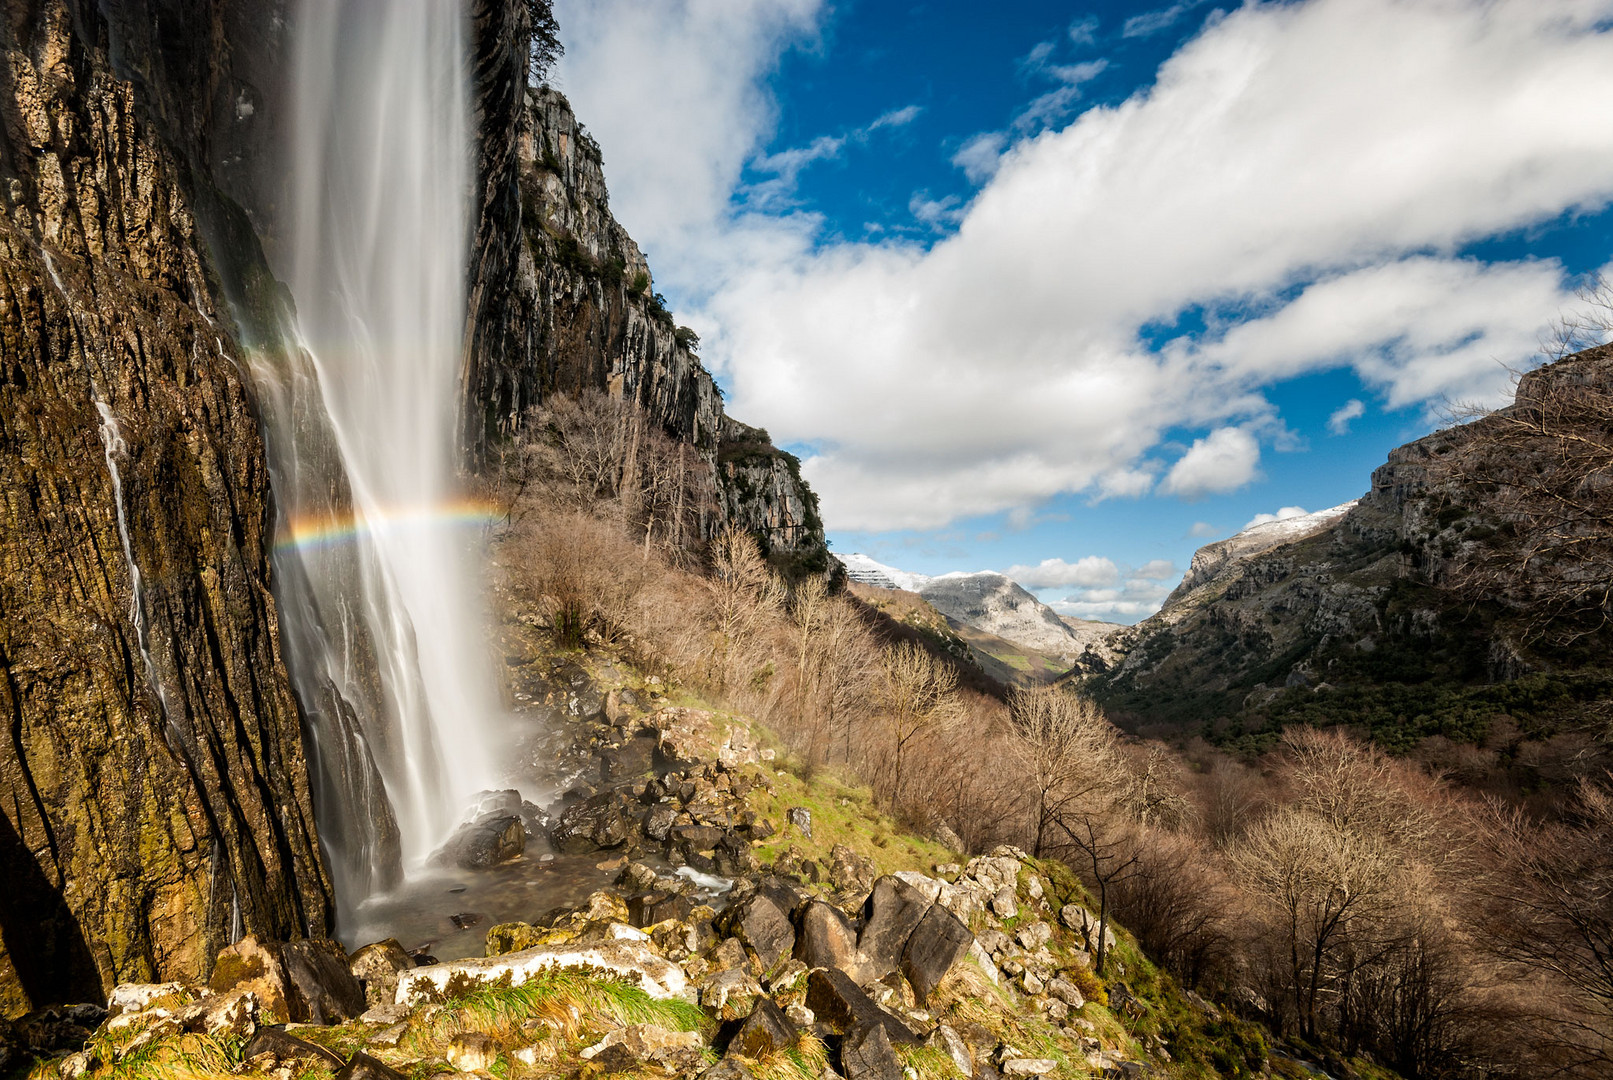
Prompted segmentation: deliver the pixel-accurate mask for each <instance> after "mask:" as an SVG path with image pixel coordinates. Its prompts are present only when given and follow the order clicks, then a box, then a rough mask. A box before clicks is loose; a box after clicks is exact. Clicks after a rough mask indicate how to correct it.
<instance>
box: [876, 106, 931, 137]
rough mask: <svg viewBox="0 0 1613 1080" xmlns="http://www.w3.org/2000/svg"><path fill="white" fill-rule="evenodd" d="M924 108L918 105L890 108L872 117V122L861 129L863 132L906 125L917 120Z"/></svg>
mask: <svg viewBox="0 0 1613 1080" xmlns="http://www.w3.org/2000/svg"><path fill="white" fill-rule="evenodd" d="M923 111H924V108H923V106H920V105H904V106H902V107H901V108H900V109H892V110H891V111H890V112H888V113H884V114H882V115H880V116H878V117H875V118H874V121H873V123H871V124H869V125H868V126H867V127H865V128H863V129H862V132H863V134H867V133H869V132H873V131H878V130H879V129H880V128H888V127H906V126H907V125H908V124H911V123H912V122H913V121H914V120H917V119H918V117H919V113H921V112H923Z"/></svg>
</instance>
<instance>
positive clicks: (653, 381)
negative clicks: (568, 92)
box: [466, 5, 828, 570]
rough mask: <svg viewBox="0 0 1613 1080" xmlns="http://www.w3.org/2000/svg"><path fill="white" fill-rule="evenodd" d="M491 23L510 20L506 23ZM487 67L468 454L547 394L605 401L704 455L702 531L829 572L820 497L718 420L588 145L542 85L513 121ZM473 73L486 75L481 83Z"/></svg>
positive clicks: (768, 449) (758, 444)
mask: <svg viewBox="0 0 1613 1080" xmlns="http://www.w3.org/2000/svg"><path fill="white" fill-rule="evenodd" d="M514 6H521V5H514ZM489 25H491V24H489ZM503 25H505V26H506V27H507V28H510V27H516V26H518V25H521V23H520V19H518V18H515V17H513V16H511V17H509V18H507V19H505V20H504V23H503ZM487 55H488V56H489V59H488V61H487V63H486V64H485V65H483V63H482V61H481V60H480V59H479V60H478V78H479V85H478V92H479V95H480V96H479V101H480V102H481V104H480V106H479V114H478V116H479V124H480V128H481V133H482V138H483V143H482V156H481V159H480V165H481V168H482V170H483V173H484V175H483V177H482V179H481V180H480V184H481V189H482V191H483V192H484V203H483V212H482V218H481V229H480V231H479V232H478V248H477V255H476V264H475V270H474V273H473V285H472V300H471V303H472V312H473V315H474V320H473V323H472V326H471V329H470V331H469V341H470V343H471V344H470V349H469V352H468V359H467V385H466V394H467V405H466V410H467V412H466V416H467V419H466V442H467V445H468V446H469V448H470V450H471V452H472V454H473V455H474V456H478V457H480V456H484V455H485V454H486V453H487V452H488V451H489V449H491V448H492V447H495V446H497V445H498V443H499V442H500V441H502V440H504V439H507V438H509V437H511V436H512V435H514V434H516V433H517V432H519V431H520V430H521V427H522V425H523V423H524V421H525V418H526V414H527V412H528V410H529V409H531V408H532V407H533V406H534V405H537V404H539V403H540V402H542V401H543V400H544V399H545V398H547V397H548V396H549V395H550V394H554V393H572V394H579V393H581V392H582V391H584V390H588V389H599V390H604V391H606V392H608V393H610V394H611V395H613V396H616V397H622V398H626V399H628V400H630V401H633V402H634V403H636V404H637V405H638V406H640V407H641V408H643V409H644V410H645V412H646V413H647V414H648V415H649V416H650V417H651V418H652V419H653V420H654V421H655V422H657V423H659V424H660V425H661V427H662V428H663V429H664V430H665V431H666V432H667V433H668V434H669V435H671V436H673V437H674V438H677V439H679V440H682V441H683V442H686V443H688V444H690V445H692V446H693V447H695V448H696V449H697V450H698V451H699V453H700V454H701V455H702V456H703V457H704V458H705V459H706V461H707V463H708V464H709V465H710V466H711V468H712V474H713V490H712V492H711V502H712V504H713V505H714V506H715V507H717V509H718V513H716V514H714V515H712V516H711V517H710V518H709V519H708V522H707V528H708V530H709V531H713V532H714V531H715V530H717V529H720V528H721V527H723V526H724V525H726V524H730V523H732V524H735V525H738V526H739V527H741V528H744V529H747V530H750V531H752V532H754V533H755V534H756V535H757V536H758V537H759V538H760V539H761V540H762V542H763V544H764V546H765V547H766V548H767V549H768V551H769V552H770V553H773V554H776V555H779V556H781V557H783V558H785V559H787V560H793V561H796V562H798V563H799V564H800V565H801V566H802V568H803V569H815V570H823V569H826V568H827V565H828V563H827V550H828V549H827V545H826V544H825V543H824V538H823V526H822V523H821V521H820V520H819V518H818V512H817V497H816V496H815V495H814V494H813V493H812V491H811V490H810V489H809V488H808V487H807V486H806V484H805V483H804V482H803V481H802V479H801V475H800V463H799V462H798V461H797V460H796V459H795V457H794V456H793V455H791V454H788V453H786V452H784V451H782V450H779V449H778V448H776V447H774V446H773V445H772V443H771V441H770V440H769V439H768V437H767V434H766V432H763V431H760V430H759V429H757V428H751V427H747V426H746V425H744V424H740V423H738V422H736V421H734V420H732V419H731V418H729V417H728V416H726V415H725V414H724V412H723V406H722V393H721V391H720V390H719V389H718V388H717V384H716V382H715V381H714V380H713V379H712V377H711V374H710V373H709V372H708V371H706V369H705V368H704V366H702V365H701V363H700V359H699V357H698V356H697V355H696V354H695V352H694V348H695V346H696V344H697V340H696V339H695V338H693V336H692V335H690V333H689V332H688V331H687V330H686V329H683V328H680V327H678V326H676V325H674V323H673V321H672V317H671V315H670V314H669V313H668V311H667V309H666V306H665V302H664V301H663V300H662V298H661V297H660V296H659V295H658V294H657V293H656V292H655V290H654V284H653V279H652V278H651V276H650V268H649V264H648V262H647V261H646V260H645V258H644V255H643V253H642V252H641V251H640V250H639V248H638V245H637V244H636V243H634V242H633V238H632V237H631V236H629V235H628V234H627V231H626V230H625V229H623V228H622V226H621V225H620V224H619V223H618V222H617V221H616V219H615V218H614V217H613V216H612V215H611V212H610V201H609V193H608V192H607V191H606V188H605V174H604V165H603V156H602V154H601V151H600V148H599V144H598V143H596V142H595V141H594V139H593V137H592V136H591V135H589V134H588V132H587V131H586V130H585V129H584V128H583V126H582V124H580V123H579V122H578V120H577V117H576V116H575V115H574V114H573V113H572V111H571V106H570V105H569V104H568V103H567V101H566V99H565V97H564V96H562V95H561V94H560V93H559V92H558V91H556V90H554V89H552V88H549V87H542V88H539V89H537V90H532V91H529V92H527V94H526V97H525V101H524V107H523V108H522V109H521V110H520V112H519V116H518V120H519V123H518V124H517V123H515V122H513V119H514V118H512V117H511V115H510V114H509V112H508V110H507V109H506V108H505V103H506V101H507V97H508V92H509V85H510V82H509V79H508V77H507V73H508V71H509V70H510V68H509V59H508V57H504V56H502V54H497V53H495V52H488V54H487ZM522 55H523V56H524V51H523V53H522ZM484 67H485V70H486V71H489V72H493V73H494V74H493V75H490V76H488V77H487V78H485V79H483V78H482V72H483V71H484ZM512 139H513V141H509V140H512ZM512 148H513V153H510V152H508V151H510V150H511V149H512ZM516 195H518V198H516V197H514V196H516Z"/></svg>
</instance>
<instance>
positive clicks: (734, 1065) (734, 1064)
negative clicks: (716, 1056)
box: [700, 1057, 756, 1080]
mask: <svg viewBox="0 0 1613 1080" xmlns="http://www.w3.org/2000/svg"><path fill="white" fill-rule="evenodd" d="M755 1075H756V1074H755V1073H753V1072H751V1071H750V1070H749V1069H747V1068H745V1066H744V1065H742V1064H740V1061H739V1059H738V1058H731V1057H725V1058H723V1059H722V1060H721V1061H719V1062H717V1064H715V1065H713V1066H712V1067H711V1068H709V1069H707V1070H706V1071H705V1072H703V1073H701V1074H700V1080H754V1077H755Z"/></svg>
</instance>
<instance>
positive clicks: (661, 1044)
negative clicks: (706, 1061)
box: [577, 1024, 701, 1071]
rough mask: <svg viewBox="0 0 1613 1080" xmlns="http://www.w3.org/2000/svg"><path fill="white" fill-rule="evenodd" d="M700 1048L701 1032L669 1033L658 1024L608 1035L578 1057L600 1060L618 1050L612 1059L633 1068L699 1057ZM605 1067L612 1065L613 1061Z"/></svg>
mask: <svg viewBox="0 0 1613 1080" xmlns="http://www.w3.org/2000/svg"><path fill="white" fill-rule="evenodd" d="M700 1046H701V1039H700V1033H699V1032H698V1031H668V1030H667V1029H666V1028H664V1027H661V1026H659V1025H658V1024H630V1025H628V1026H627V1027H623V1028H617V1029H616V1030H615V1031H610V1032H607V1033H606V1034H605V1037H604V1038H603V1039H600V1040H599V1041H598V1042H597V1043H595V1044H594V1045H592V1046H589V1047H586V1048H585V1049H583V1050H582V1051H581V1052H580V1053H578V1055H577V1056H578V1057H580V1058H582V1059H583V1060H584V1061H599V1060H600V1058H601V1056H602V1055H604V1054H605V1053H606V1052H607V1051H610V1050H612V1049H613V1048H618V1050H619V1052H617V1053H613V1054H612V1056H613V1057H615V1058H616V1059H618V1060H623V1059H625V1060H627V1061H629V1062H631V1063H632V1064H631V1065H629V1066H628V1067H629V1068H631V1067H633V1066H634V1065H639V1064H642V1063H644V1062H653V1063H655V1064H658V1065H671V1064H674V1063H676V1062H679V1061H682V1060H683V1059H685V1058H689V1057H690V1056H691V1055H695V1054H698V1053H699V1051H700ZM601 1064H602V1065H608V1064H610V1062H609V1061H605V1062H601ZM606 1071H620V1070H606Z"/></svg>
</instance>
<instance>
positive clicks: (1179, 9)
mask: <svg viewBox="0 0 1613 1080" xmlns="http://www.w3.org/2000/svg"><path fill="white" fill-rule="evenodd" d="M1203 3H1204V0H1187V2H1185V3H1180V4H1172V5H1171V6H1170V7H1168V8H1159V9H1158V10H1155V11H1145V12H1143V13H1142V14H1141V15H1133V16H1132V17H1131V18H1129V19H1127V20H1126V21H1125V22H1124V23H1123V24H1121V27H1120V36H1121V37H1129V38H1133V37H1148V36H1149V35H1151V34H1157V33H1159V32H1160V31H1161V30H1167V29H1169V28H1170V27H1172V26H1174V25H1175V24H1176V22H1177V20H1179V19H1180V18H1181V17H1182V16H1183V15H1186V14H1187V13H1188V12H1190V11H1192V10H1193V9H1194V8H1196V7H1199V6H1201V5H1202V4H1203Z"/></svg>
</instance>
